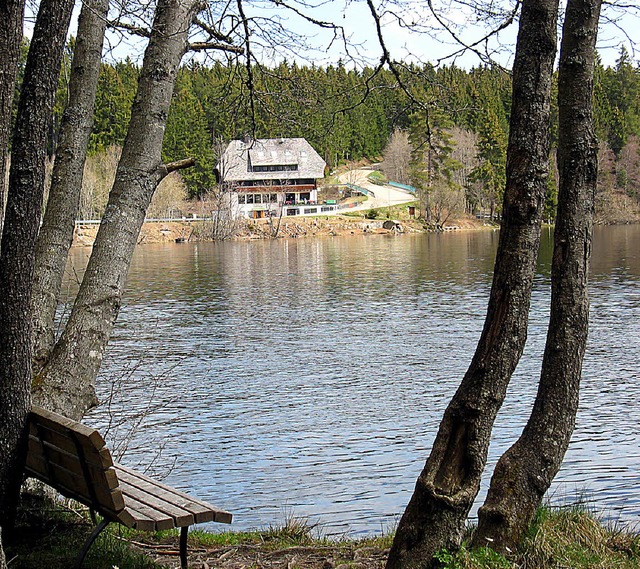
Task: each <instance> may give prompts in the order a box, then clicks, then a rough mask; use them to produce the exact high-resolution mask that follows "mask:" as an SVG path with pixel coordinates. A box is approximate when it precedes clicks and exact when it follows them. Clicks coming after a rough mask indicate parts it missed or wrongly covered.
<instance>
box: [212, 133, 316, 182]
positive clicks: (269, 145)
mask: <svg viewBox="0 0 640 569" xmlns="http://www.w3.org/2000/svg"><path fill="white" fill-rule="evenodd" d="M270 166H274V167H275V166H283V167H287V168H286V169H281V170H277V171H268V170H266V171H265V168H268V167H270ZM255 167H260V170H259V171H257V172H255V171H253V169H254V168H255ZM325 167H326V163H325V161H324V160H323V159H322V158H321V157H320V155H319V154H318V153H317V152H316V151H315V150H314V149H313V147H312V146H311V145H310V144H309V143H308V142H307V141H306V140H305V139H304V138H259V139H256V140H250V141H248V142H245V141H242V140H232V141H231V142H230V143H229V146H227V149H226V150H225V151H224V154H223V155H222V158H221V160H220V162H219V163H218V165H217V170H218V172H219V173H220V176H221V178H222V179H223V180H224V181H226V182H237V181H241V180H276V179H277V180H282V179H298V178H314V179H317V178H323V177H324V169H325Z"/></svg>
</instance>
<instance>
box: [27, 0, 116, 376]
mask: <svg viewBox="0 0 640 569" xmlns="http://www.w3.org/2000/svg"><path fill="white" fill-rule="evenodd" d="M108 10H109V0H89V1H87V2H85V3H83V5H82V11H81V13H80V19H79V22H78V34H77V41H76V47H75V51H74V54H73V61H72V63H71V76H70V79H69V104H68V105H67V108H66V109H65V112H64V115H63V116H62V123H61V125H60V137H59V143H58V147H57V149H56V158H55V163H54V167H53V175H52V179H51V189H50V191H49V201H48V203H47V209H46V212H45V215H44V220H43V222H42V227H41V228H40V233H39V235H38V242H37V246H36V268H35V279H34V283H33V296H32V300H31V306H32V308H31V311H32V319H33V320H32V321H33V342H34V347H33V351H34V364H35V366H36V367H40V366H42V365H43V364H44V363H45V362H46V360H47V358H48V356H49V353H50V351H51V349H52V347H53V344H54V342H55V336H54V319H55V314H56V308H57V306H58V298H59V295H60V287H61V286H62V277H63V276H64V269H65V265H66V262H67V256H68V254H69V248H70V247H71V241H72V240H73V231H74V228H75V219H76V214H77V211H78V203H79V202H80V193H81V191H82V175H83V170H84V162H85V159H86V156H87V145H88V143H89V136H90V135H91V128H92V126H93V107H94V102H95V97H96V87H97V85H98V74H99V72H100V61H101V59H102V43H103V40H104V30H105V26H106V21H107V11H108Z"/></svg>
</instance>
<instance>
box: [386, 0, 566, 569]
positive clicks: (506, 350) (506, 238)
mask: <svg viewBox="0 0 640 569" xmlns="http://www.w3.org/2000/svg"><path fill="white" fill-rule="evenodd" d="M557 17H558V1H557V0H524V1H523V2H522V13H521V17H520V29H519V33H518V40H517V47H516V54H515V60H514V65H513V87H512V91H513V94H512V101H513V103H512V110H511V123H510V133H509V144H508V149H507V172H506V175H507V182H506V188H505V192H504V205H503V219H502V226H501V230H500V239H499V243H498V251H497V256H496V262H495V268H494V276H493V284H492V287H491V293H490V297H489V305H488V309H487V316H486V319H485V323H484V328H483V331H482V334H481V336H480V340H479V342H478V346H477V348H476V352H475V354H474V356H473V359H472V361H471V364H470V366H469V369H468V370H467V372H466V374H465V376H464V378H463V380H462V383H461V384H460V387H459V388H458V390H457V391H456V393H455V395H454V397H453V399H452V400H451V402H450V403H449V405H448V407H447V409H446V411H445V413H444V417H443V419H442V422H441V423H440V428H439V430H438V433H437V435H436V439H435V441H434V444H433V448H432V450H431V454H430V455H429V458H428V459H427V462H426V464H425V466H424V468H423V470H422V472H421V474H420V476H419V478H418V481H417V483H416V486H415V490H414V492H413V495H412V497H411V500H410V502H409V504H408V506H407V508H406V510H405V512H404V514H403V516H402V518H401V520H400V524H399V526H398V529H397V532H396V535H395V538H394V541H393V545H392V548H391V551H390V554H389V558H388V561H387V569H414V568H418V567H419V568H424V567H430V566H435V564H436V562H435V561H434V554H435V553H436V552H437V551H439V550H441V549H442V548H447V549H456V548H457V547H458V546H459V545H460V542H461V539H462V535H463V532H464V529H465V524H466V520H467V515H468V513H469V510H470V509H471V506H472V505H473V502H474V500H475V497H476V495H477V493H478V490H479V488H480V480H481V476H482V472H483V470H484V467H485V464H486V460H487V452H488V448H489V442H490V439H491V430H492V427H493V423H494V421H495V418H496V415H497V413H498V411H499V409H500V406H501V405H502V402H503V401H504V397H505V394H506V390H507V386H508V384H509V380H510V379H511V375H512V374H513V371H514V370H515V368H516V365H517V364H518V361H519V359H520V356H521V355H522V352H523V349H524V345H525V341H526V337H527V323H528V314H529V306H530V301H531V289H532V284H533V276H534V273H535V267H536V259H537V255H538V248H539V243H540V225H541V220H542V205H543V202H544V196H545V190H546V183H547V175H548V157H549V136H548V125H549V118H550V97H551V94H550V93H551V78H552V73H553V63H554V60H555V55H556V25H557Z"/></svg>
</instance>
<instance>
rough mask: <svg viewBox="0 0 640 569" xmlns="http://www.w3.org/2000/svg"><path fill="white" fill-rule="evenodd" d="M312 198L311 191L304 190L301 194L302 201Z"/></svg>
mask: <svg viewBox="0 0 640 569" xmlns="http://www.w3.org/2000/svg"><path fill="white" fill-rule="evenodd" d="M310 199H311V194H310V193H309V192H304V193H301V194H300V201H309V200H310Z"/></svg>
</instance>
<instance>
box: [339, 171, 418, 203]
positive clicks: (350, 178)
mask: <svg viewBox="0 0 640 569" xmlns="http://www.w3.org/2000/svg"><path fill="white" fill-rule="evenodd" d="M371 172H372V170H371V169H370V168H359V169H357V170H349V171H348V172H345V173H344V174H340V176H339V177H338V178H339V179H340V182H341V183H342V184H354V185H356V186H360V187H361V188H364V189H365V190H370V191H371V192H373V194H374V195H375V197H372V196H367V200H366V201H365V202H363V203H362V204H360V205H358V206H356V207H354V208H353V209H352V210H351V211H353V210H358V209H371V208H378V207H389V206H392V205H399V204H403V203H408V202H412V201H415V199H416V196H415V195H414V194H412V193H411V192H408V191H406V190H402V189H400V188H394V187H393V186H389V185H384V186H380V185H378V184H372V183H371V182H370V181H369V180H368V178H367V176H369V174H371Z"/></svg>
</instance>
